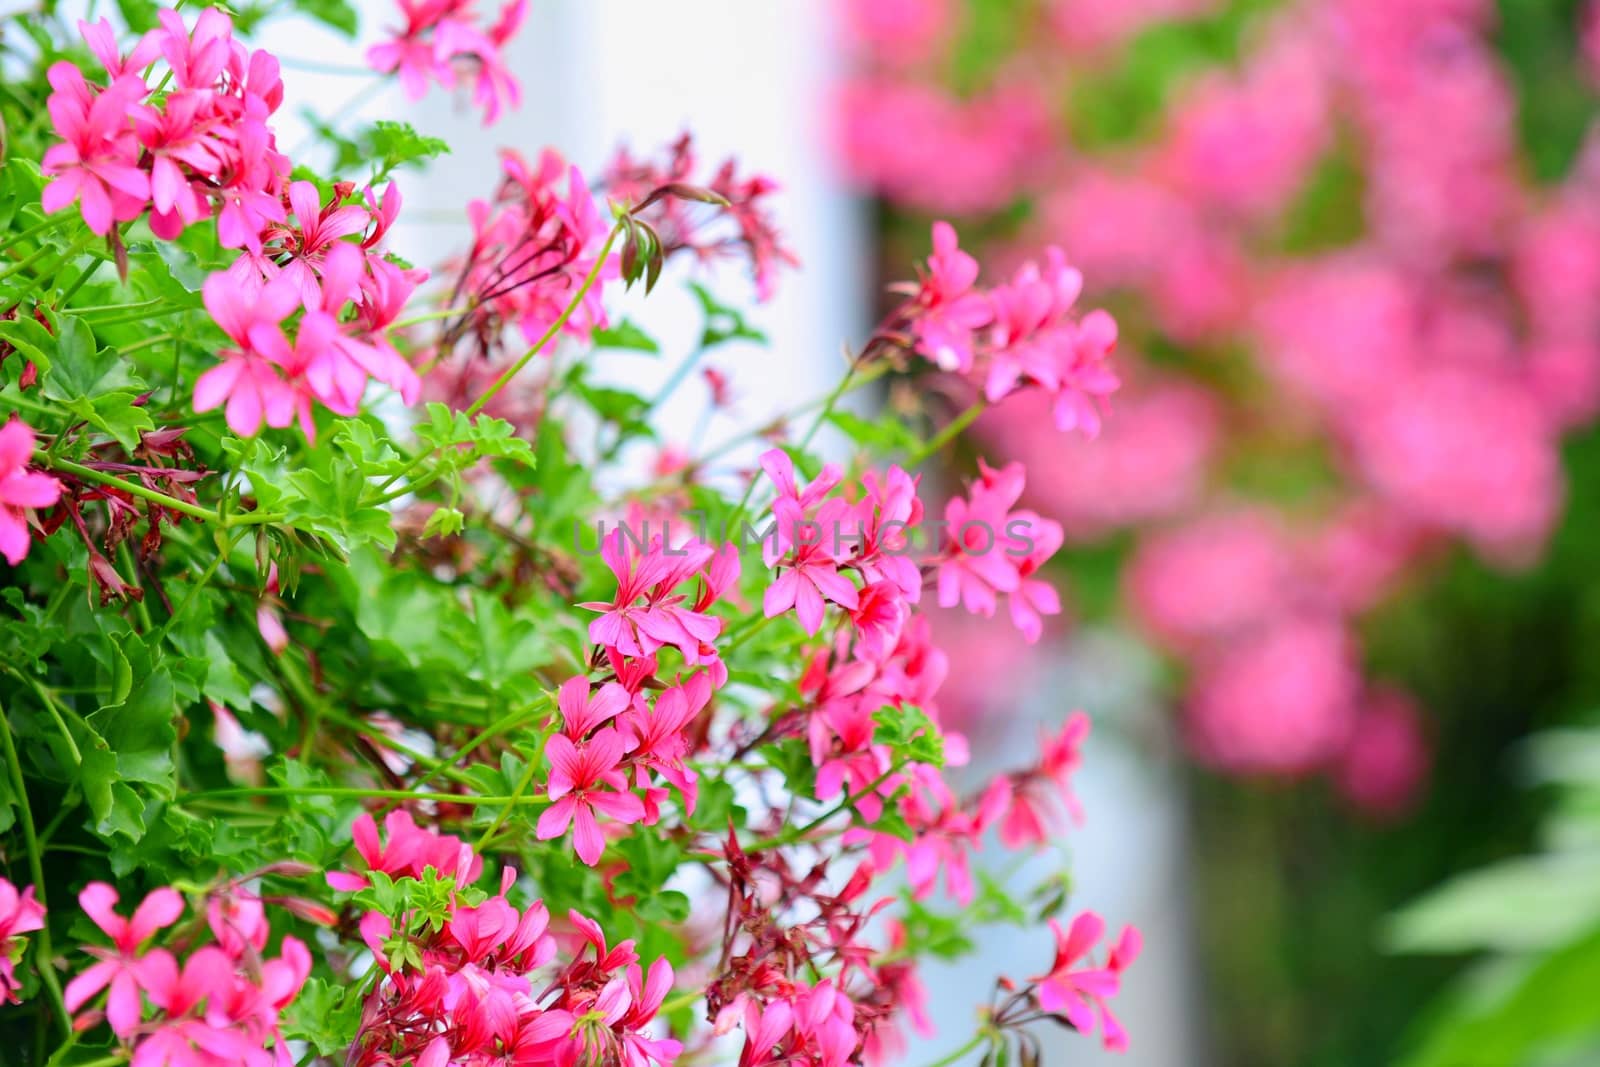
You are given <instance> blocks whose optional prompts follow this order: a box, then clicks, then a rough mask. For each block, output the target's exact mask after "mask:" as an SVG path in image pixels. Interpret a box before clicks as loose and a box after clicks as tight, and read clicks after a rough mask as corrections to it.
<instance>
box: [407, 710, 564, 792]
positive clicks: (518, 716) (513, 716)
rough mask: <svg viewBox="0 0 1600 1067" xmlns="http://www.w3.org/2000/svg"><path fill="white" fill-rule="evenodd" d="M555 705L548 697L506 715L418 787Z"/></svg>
mask: <svg viewBox="0 0 1600 1067" xmlns="http://www.w3.org/2000/svg"><path fill="white" fill-rule="evenodd" d="M553 703H554V698H553V697H551V696H549V695H546V696H545V697H544V698H543V699H541V700H539V701H538V702H537V703H535V704H531V705H529V706H528V707H525V708H519V709H518V710H516V711H513V712H510V713H509V714H507V715H504V716H502V717H501V718H499V719H497V720H496V721H494V722H492V723H490V724H489V725H488V726H486V727H484V728H483V729H482V730H480V731H478V733H477V734H475V735H473V736H472V737H471V738H469V739H468V740H467V742H466V743H465V744H463V745H462V746H461V747H460V748H458V749H456V751H455V755H453V756H451V757H450V758H449V759H443V760H440V761H439V766H438V767H435V768H434V769H433V770H430V771H429V772H428V773H427V774H424V775H423V776H422V777H421V778H418V779H417V781H416V785H417V786H419V787H420V786H424V785H427V784H428V783H429V782H430V781H432V780H433V778H434V776H435V775H439V774H443V773H444V771H443V769H442V768H444V767H454V766H455V763H456V761H457V760H459V759H460V758H461V757H462V756H464V755H466V754H467V753H468V752H471V751H472V750H473V749H475V748H477V747H478V746H479V745H481V744H483V743H484V742H485V741H489V740H493V739H494V738H496V737H499V736H500V735H501V734H503V733H505V732H507V731H508V730H513V729H515V728H516V727H518V726H520V725H521V724H522V723H524V722H526V721H527V720H528V719H529V718H530V717H532V716H533V715H536V714H538V713H539V712H540V711H542V710H544V709H546V708H548V707H550V706H551V705H552V704H553Z"/></svg>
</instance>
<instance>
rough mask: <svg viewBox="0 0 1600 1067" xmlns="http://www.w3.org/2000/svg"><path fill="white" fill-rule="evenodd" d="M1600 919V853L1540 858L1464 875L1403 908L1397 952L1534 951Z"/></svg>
mask: <svg viewBox="0 0 1600 1067" xmlns="http://www.w3.org/2000/svg"><path fill="white" fill-rule="evenodd" d="M1595 923H1600V856H1597V855H1593V854H1576V855H1571V856H1560V855H1556V856H1533V857H1526V858H1518V859H1511V860H1506V861H1504V862H1502V863H1498V864H1495V865H1494V866H1491V867H1485V868H1483V869H1481V870H1476V871H1471V872H1468V873H1467V874H1463V875H1460V876H1458V877H1456V878H1454V879H1452V880H1451V881H1449V882H1446V883H1445V884H1444V885H1442V886H1440V887H1439V888H1437V889H1435V890H1433V891H1432V892H1431V893H1429V894H1428V895H1427V896H1425V897H1423V898H1422V899H1420V900H1417V901H1415V902H1413V903H1411V904H1409V905H1407V906H1406V907H1405V908H1403V909H1401V910H1400V911H1399V912H1397V913H1396V914H1395V915H1394V916H1393V917H1392V918H1391V919H1390V921H1389V923H1388V927H1387V930H1386V931H1385V936H1384V943H1385V947H1387V948H1388V949H1389V951H1391V952H1411V953H1420V952H1442V953H1454V952H1465V951H1470V950H1474V949H1482V948H1492V949H1498V950H1500V951H1503V952H1527V951H1536V950H1542V949H1548V948H1550V947H1552V946H1554V945H1557V944H1561V943H1563V942H1565V941H1566V940H1568V939H1570V938H1572V937H1573V936H1576V935H1577V934H1579V933H1581V932H1582V931H1583V930H1585V929H1588V928H1589V927H1590V926H1592V925H1594V924H1595Z"/></svg>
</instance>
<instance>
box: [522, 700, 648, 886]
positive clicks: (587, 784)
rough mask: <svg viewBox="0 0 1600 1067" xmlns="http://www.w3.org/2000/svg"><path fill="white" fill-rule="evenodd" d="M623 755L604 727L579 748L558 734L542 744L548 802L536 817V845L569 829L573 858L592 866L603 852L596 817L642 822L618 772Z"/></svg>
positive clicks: (640, 812)
mask: <svg viewBox="0 0 1600 1067" xmlns="http://www.w3.org/2000/svg"><path fill="white" fill-rule="evenodd" d="M622 753H623V740H622V737H621V735H619V734H618V733H617V731H616V730H613V729H611V728H609V727H608V728H606V729H604V730H601V731H600V732H599V733H597V734H595V735H594V736H593V737H591V738H590V739H589V740H588V742H587V743H586V744H585V745H584V746H583V747H582V748H579V747H577V746H576V745H574V744H573V743H572V742H571V741H570V740H568V739H567V738H566V737H564V736H563V735H561V734H556V735H555V736H554V737H552V738H550V740H549V741H547V742H545V758H547V759H548V760H549V761H550V782H549V785H548V787H547V794H548V796H549V797H550V799H551V801H553V803H552V804H551V805H550V807H549V808H547V809H545V812H544V814H542V815H540V816H539V825H538V831H537V833H538V837H539V840H541V841H548V840H550V839H551V838H555V837H560V836H561V835H562V834H564V833H566V832H567V826H568V825H569V824H570V825H571V826H572V843H573V847H574V848H575V849H576V851H577V853H578V858H579V859H581V860H583V862H584V863H587V864H588V865H589V866H591V867H593V866H594V865H595V864H596V863H598V862H599V860H600V853H601V852H603V851H605V838H604V837H603V836H602V835H601V833H600V824H599V823H598V822H597V821H596V820H595V813H596V812H602V813H604V814H606V815H608V816H610V817H611V818H613V819H615V820H616V821H618V822H620V823H635V822H638V821H639V820H641V819H643V818H644V814H645V813H644V804H643V803H642V802H641V801H640V800H639V798H638V797H637V796H634V795H633V794H632V793H630V792H628V791H627V789H628V779H627V777H626V776H625V775H624V774H623V773H622V771H621V770H619V769H618V767H617V764H618V763H619V762H620V761H621V759H622ZM602 786H605V787H607V788H601V787H602Z"/></svg>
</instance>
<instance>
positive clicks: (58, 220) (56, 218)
mask: <svg viewBox="0 0 1600 1067" xmlns="http://www.w3.org/2000/svg"><path fill="white" fill-rule="evenodd" d="M71 220H72V213H71V212H70V211H57V212H56V213H55V214H53V215H46V216H45V217H44V219H43V220H42V221H40V222H36V223H34V224H33V225H32V226H29V227H28V228H27V229H26V230H23V231H22V232H21V233H15V234H12V235H11V239H10V240H8V241H7V242H6V243H5V244H3V245H0V253H3V252H9V251H11V250H12V249H13V248H15V247H16V246H17V245H19V244H21V243H22V242H23V241H27V240H31V239H32V238H34V237H37V236H39V235H40V234H41V233H44V232H45V231H47V230H53V229H55V228H56V227H57V226H60V225H61V224H62V223H64V222H70V221H71Z"/></svg>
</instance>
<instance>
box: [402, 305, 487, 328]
mask: <svg viewBox="0 0 1600 1067" xmlns="http://www.w3.org/2000/svg"><path fill="white" fill-rule="evenodd" d="M471 310H473V309H472V308H470V307H464V308H443V309H441V310H439V311H429V312H426V313H425V314H422V315H413V316H411V317H410V318H409V319H401V320H400V321H398V322H391V323H390V324H389V325H388V326H387V327H385V329H387V330H403V329H405V328H406V327H407V326H421V325H422V324H423V323H425V322H438V321H439V320H440V319H449V318H454V317H455V316H457V315H465V314H466V313H467V312H469V311H471Z"/></svg>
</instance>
